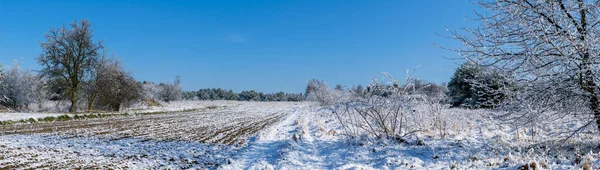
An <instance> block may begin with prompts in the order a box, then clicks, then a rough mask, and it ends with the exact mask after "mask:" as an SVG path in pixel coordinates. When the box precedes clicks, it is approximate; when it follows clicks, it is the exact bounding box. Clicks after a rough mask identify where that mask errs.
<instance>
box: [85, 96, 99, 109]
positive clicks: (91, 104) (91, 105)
mask: <svg viewBox="0 0 600 170" xmlns="http://www.w3.org/2000/svg"><path fill="white" fill-rule="evenodd" d="M97 94H98V92H92V94H91V95H90V98H89V99H88V109H87V110H88V111H89V110H93V109H94V101H95V100H96V95H97Z"/></svg>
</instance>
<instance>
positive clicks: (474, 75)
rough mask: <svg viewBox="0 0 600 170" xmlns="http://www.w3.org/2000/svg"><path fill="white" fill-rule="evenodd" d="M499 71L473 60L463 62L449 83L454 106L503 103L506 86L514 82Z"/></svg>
mask: <svg viewBox="0 0 600 170" xmlns="http://www.w3.org/2000/svg"><path fill="white" fill-rule="evenodd" d="M508 82H509V81H508V80H506V78H505V77H504V76H502V75H500V74H499V73H497V72H495V71H494V70H491V69H489V68H485V67H481V66H478V65H476V64H474V63H472V62H465V63H463V64H462V65H461V66H460V67H459V68H458V69H456V71H455V72H454V75H453V76H452V78H450V82H449V83H448V86H447V87H448V96H449V97H450V104H452V106H454V107H457V106H465V107H470V108H491V107H494V106H496V105H497V104H499V103H501V102H502V101H503V100H504V98H505V94H504V92H502V91H500V89H503V88H504V87H511V86H512V84H510V83H508ZM507 89H508V88H507Z"/></svg>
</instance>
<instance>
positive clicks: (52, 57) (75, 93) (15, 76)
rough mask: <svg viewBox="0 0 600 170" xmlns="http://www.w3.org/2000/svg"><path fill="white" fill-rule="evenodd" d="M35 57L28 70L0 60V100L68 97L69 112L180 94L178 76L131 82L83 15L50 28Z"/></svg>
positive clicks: (11, 103)
mask: <svg viewBox="0 0 600 170" xmlns="http://www.w3.org/2000/svg"><path fill="white" fill-rule="evenodd" d="M40 46H41V48H42V52H41V54H40V56H39V57H37V61H38V64H40V65H41V66H42V69H41V70H39V71H38V72H36V73H34V72H32V71H29V70H23V69H21V68H20V66H19V63H18V62H15V64H14V65H13V66H10V67H6V69H4V67H3V66H2V65H0V105H2V106H5V107H9V108H14V109H27V108H28V107H29V105H30V104H32V103H38V104H39V106H40V107H41V104H42V102H43V101H45V100H61V101H62V100H68V101H70V107H69V110H68V111H69V112H72V113H74V112H77V111H78V110H110V111H119V110H121V109H122V108H123V107H124V106H129V105H131V104H133V103H135V102H140V101H142V99H150V100H156V101H159V100H161V101H167V102H168V101H173V100H179V99H180V98H181V88H180V87H179V81H180V79H179V77H177V78H176V81H175V82H174V83H160V84H154V83H150V82H138V81H136V80H135V79H134V78H133V76H132V73H131V72H128V71H126V70H125V68H124V67H123V64H122V63H121V62H120V61H119V60H118V59H117V57H115V56H110V57H107V52H106V51H105V50H104V46H103V45H102V43H101V42H95V41H94V40H93V30H92V29H91V23H90V22H89V21H88V20H80V21H74V22H72V23H71V24H69V25H68V26H62V27H60V28H56V29H50V30H49V31H48V32H47V33H46V35H45V41H43V42H40Z"/></svg>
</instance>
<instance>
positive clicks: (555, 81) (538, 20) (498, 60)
mask: <svg viewBox="0 0 600 170" xmlns="http://www.w3.org/2000/svg"><path fill="white" fill-rule="evenodd" d="M477 4H479V5H480V6H481V7H482V8H483V9H486V10H487V11H486V13H485V14H480V13H477V15H476V17H477V18H476V19H477V21H480V22H481V25H479V27H477V28H474V29H469V28H465V29H463V31H451V32H450V33H451V34H452V35H453V37H454V38H455V39H457V40H459V41H461V42H462V43H463V44H464V45H465V46H466V48H463V49H459V50H456V51H457V52H459V53H460V54H461V55H462V56H465V57H466V58H467V59H468V60H469V61H472V62H475V63H477V64H479V65H482V66H489V67H492V68H496V69H498V70H502V71H506V72H508V73H509V74H510V75H511V76H512V77H514V78H515V79H516V81H517V82H516V84H517V86H518V89H519V90H520V91H519V92H518V95H516V96H519V97H515V98H514V99H515V100H527V99H529V98H531V99H539V98H538V97H537V96H536V95H539V94H543V95H550V96H552V97H551V98H546V99H544V101H545V102H543V103H550V104H553V105H561V106H564V107H561V108H556V109H558V110H557V111H558V113H564V112H562V111H563V110H568V112H567V113H572V111H575V112H579V113H582V112H585V113H588V115H590V120H591V121H590V123H591V122H595V123H596V125H597V128H599V129H600V86H599V85H598V84H599V83H600V79H599V78H600V77H598V75H600V67H599V66H600V25H598V24H599V23H600V3H598V2H596V1H586V0H552V1H550V0H545V1H540V0H493V1H492V0H486V1H480V2H477ZM533 85H535V86H533ZM524 90H526V91H524ZM571 100H577V101H578V102H574V103H572V105H566V104H565V103H567V101H571ZM519 103H531V104H533V105H537V104H541V102H519ZM565 112H566V111H565Z"/></svg>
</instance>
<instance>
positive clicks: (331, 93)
mask: <svg viewBox="0 0 600 170" xmlns="http://www.w3.org/2000/svg"><path fill="white" fill-rule="evenodd" d="M350 92H351V91H345V90H344V89H343V88H341V86H340V85H338V87H336V88H335V89H329V87H328V86H327V83H325V81H322V80H317V79H311V80H309V81H308V84H307V85H306V92H305V95H306V100H307V101H315V102H318V103H319V104H321V106H329V105H331V104H333V103H335V102H339V101H344V100H347V99H348V97H349V95H350Z"/></svg>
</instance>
